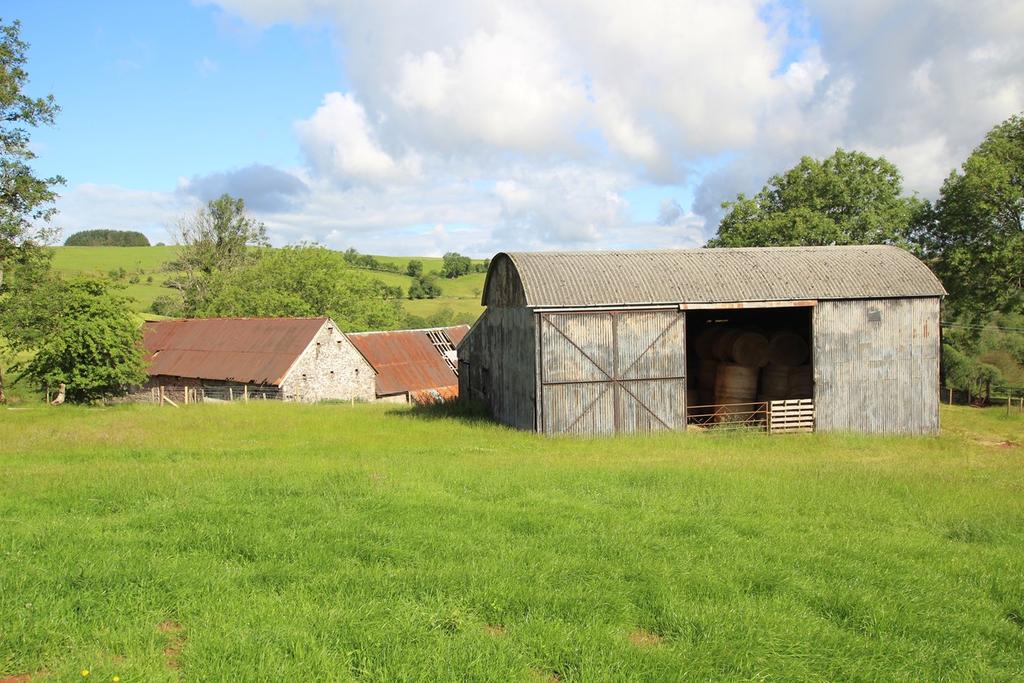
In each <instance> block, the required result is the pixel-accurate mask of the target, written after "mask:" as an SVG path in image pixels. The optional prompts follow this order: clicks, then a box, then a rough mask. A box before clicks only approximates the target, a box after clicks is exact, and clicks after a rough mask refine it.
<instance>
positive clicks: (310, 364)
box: [142, 318, 375, 402]
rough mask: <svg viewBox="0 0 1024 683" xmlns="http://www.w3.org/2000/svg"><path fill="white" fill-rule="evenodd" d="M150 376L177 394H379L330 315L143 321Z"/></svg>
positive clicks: (321, 397)
mask: <svg viewBox="0 0 1024 683" xmlns="http://www.w3.org/2000/svg"><path fill="white" fill-rule="evenodd" d="M143 346H144V347H145V354H146V361H147V365H148V369H147V372H148V373H149V382H148V383H147V385H146V387H144V388H143V390H142V393H143V394H145V393H149V392H150V390H151V389H153V388H157V387H163V388H164V391H165V392H166V394H167V395H168V396H169V397H171V398H172V400H176V401H177V400H183V399H184V396H185V388H186V387H188V388H189V389H192V390H195V391H193V392H192V393H191V394H190V395H193V396H196V397H197V398H198V397H202V396H206V397H210V398H214V397H215V398H218V399H225V398H229V397H230V398H234V399H237V398H240V397H241V396H245V397H249V396H252V397H256V398H275V399H283V400H286V401H302V402H313V401H325V400H332V399H333V400H346V401H348V400H357V401H372V400H374V398H375V390H374V385H375V375H374V370H373V368H372V367H371V366H370V364H369V363H368V362H367V361H366V359H365V358H363V356H362V355H361V354H360V353H359V351H358V350H356V348H355V347H354V346H352V343H351V342H350V341H349V340H348V338H347V337H346V336H345V334H344V333H343V332H342V331H341V330H339V329H338V326H337V325H336V324H335V323H334V321H333V320H331V319H330V318H195V319H189V320H159V321H151V322H147V323H145V326H144V328H143Z"/></svg>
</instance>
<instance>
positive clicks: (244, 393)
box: [242, 384, 249, 403]
mask: <svg viewBox="0 0 1024 683" xmlns="http://www.w3.org/2000/svg"><path fill="white" fill-rule="evenodd" d="M242 400H243V401H245V402H246V403H248V402H249V385H248V384H246V385H245V386H244V387H242Z"/></svg>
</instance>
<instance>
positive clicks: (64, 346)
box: [26, 280, 146, 401]
mask: <svg viewBox="0 0 1024 683" xmlns="http://www.w3.org/2000/svg"><path fill="white" fill-rule="evenodd" d="M59 287H60V292H59V298H58V299H57V301H58V302H59V303H58V305H57V307H56V308H57V310H56V317H55V318H54V319H53V322H52V324H51V325H50V330H49V332H48V333H47V335H46V337H45V338H44V339H41V340H39V343H38V346H37V350H36V354H35V356H34V357H33V358H32V360H31V361H29V363H28V365H27V368H26V374H27V375H28V376H29V377H31V378H33V379H34V380H36V381H37V382H38V383H39V384H41V385H46V386H51V387H56V386H57V385H59V384H61V383H63V384H66V385H67V397H68V400H71V401H94V400H97V399H101V398H105V397H108V396H115V395H118V394H123V393H124V392H125V390H127V389H129V388H130V387H133V386H138V385H140V384H142V383H143V382H144V381H145V380H146V366H145V363H144V362H143V359H142V345H141V342H142V333H141V331H140V329H139V325H138V323H137V322H136V321H135V318H134V316H133V315H132V313H131V310H130V309H129V307H128V305H127V302H126V299H125V297H123V296H121V295H119V294H116V293H115V292H114V291H112V290H111V289H110V285H108V284H107V283H105V282H103V281H102V280H77V281H73V282H68V283H63V282H62V283H60V285H59Z"/></svg>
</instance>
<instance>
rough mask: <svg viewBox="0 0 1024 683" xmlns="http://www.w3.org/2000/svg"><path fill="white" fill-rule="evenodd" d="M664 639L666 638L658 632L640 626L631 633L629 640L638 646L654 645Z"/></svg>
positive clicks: (659, 643)
mask: <svg viewBox="0 0 1024 683" xmlns="http://www.w3.org/2000/svg"><path fill="white" fill-rule="evenodd" d="M663 640H665V639H664V638H662V637H661V636H659V635H658V634H657V633H652V632H650V631H645V630H644V629H642V628H638V629H637V630H635V631H633V632H632V633H630V634H629V642H631V643H633V644H634V645H636V646H637V647H654V646H655V645H661V642H662V641H663Z"/></svg>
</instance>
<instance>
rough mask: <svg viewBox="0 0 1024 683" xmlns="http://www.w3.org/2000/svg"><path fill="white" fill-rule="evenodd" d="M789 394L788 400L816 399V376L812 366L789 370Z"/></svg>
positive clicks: (800, 366)
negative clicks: (812, 371)
mask: <svg viewBox="0 0 1024 683" xmlns="http://www.w3.org/2000/svg"><path fill="white" fill-rule="evenodd" d="M789 394H790V395H789V396H788V397H787V398H814V376H813V374H812V373H811V366H810V365H799V366H797V367H795V368H790V369H789Z"/></svg>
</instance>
